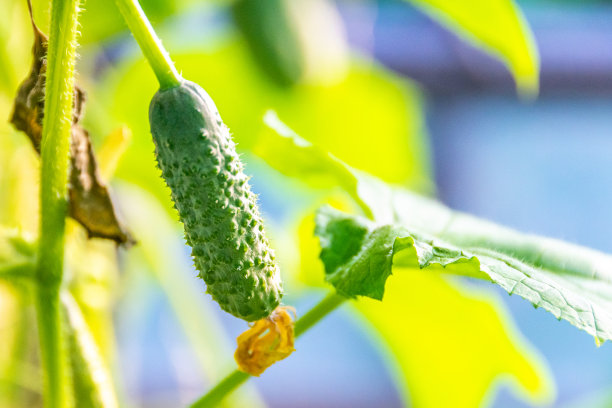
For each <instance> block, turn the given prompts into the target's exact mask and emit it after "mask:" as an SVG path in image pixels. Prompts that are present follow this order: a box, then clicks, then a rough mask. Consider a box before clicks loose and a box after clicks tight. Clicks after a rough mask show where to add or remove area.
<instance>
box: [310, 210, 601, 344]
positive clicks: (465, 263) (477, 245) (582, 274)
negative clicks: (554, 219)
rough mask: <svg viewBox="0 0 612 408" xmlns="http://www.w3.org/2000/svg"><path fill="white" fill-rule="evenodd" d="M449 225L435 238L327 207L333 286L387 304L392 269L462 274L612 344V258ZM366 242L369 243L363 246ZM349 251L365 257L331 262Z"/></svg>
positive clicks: (484, 227)
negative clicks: (333, 254)
mask: <svg viewBox="0 0 612 408" xmlns="http://www.w3.org/2000/svg"><path fill="white" fill-rule="evenodd" d="M426 205H427V204H426ZM412 208H413V210H415V211H414V212H412V217H415V218H420V215H421V213H422V212H419V211H418V208H416V207H412ZM448 221H449V222H448V224H447V225H448V227H447V228H448V231H449V232H448V233H447V232H446V231H440V233H439V234H438V235H437V236H433V235H430V234H427V233H423V232H421V230H418V229H416V228H414V227H410V226H408V225H406V227H404V226H403V224H402V222H401V221H399V222H396V223H395V224H394V225H382V226H381V225H377V224H375V223H372V222H370V221H368V220H366V219H364V218H359V217H355V216H351V215H348V214H345V213H342V212H339V211H336V210H333V209H332V208H331V207H327V208H323V209H322V210H321V212H320V213H319V218H318V225H317V234H318V235H319V236H320V237H321V244H322V247H323V252H322V253H321V259H322V260H323V262H324V263H325V265H326V273H327V280H328V281H329V282H330V283H332V284H333V285H334V286H335V287H336V289H337V290H338V291H339V292H340V293H342V294H345V295H346V296H352V297H354V296H358V295H362V296H368V297H371V298H374V299H382V297H383V293H384V288H385V282H386V279H387V277H388V276H389V275H390V274H391V272H392V269H391V266H392V265H397V266H410V267H415V266H416V267H419V268H427V267H430V266H433V267H434V268H435V269H439V268H440V267H442V268H444V270H445V271H446V272H451V273H454V274H460V275H466V276H472V277H480V278H485V279H486V278H488V279H490V280H491V281H493V282H494V283H496V284H498V285H500V286H501V287H502V288H504V289H505V290H506V291H508V293H509V294H517V295H519V296H521V297H523V298H525V299H527V300H529V301H530V302H531V303H533V305H534V306H536V307H543V308H544V309H546V310H548V311H549V312H551V313H552V314H553V315H554V316H555V317H557V318H558V319H565V320H567V321H568V322H570V323H571V324H573V325H574V326H576V327H578V328H579V329H582V330H585V331H586V332H588V333H589V334H591V335H593V336H594V337H595V339H596V340H597V341H598V342H603V341H605V340H610V339H612V313H611V312H610V311H611V310H612V276H611V274H610V271H611V270H612V257H610V256H608V255H604V254H601V253H598V252H595V251H590V250H588V249H585V248H581V247H577V246H572V245H569V244H565V243H562V242H559V241H553V240H550V239H545V238H535V237H530V236H523V240H522V241H521V239H520V236H519V235H517V234H518V233H515V232H511V231H508V230H506V229H502V228H499V227H497V226H494V225H493V224H489V223H485V222H484V221H480V220H477V219H475V218H472V217H469V218H468V217H466V216H463V215H461V214H457V215H456V216H455V217H454V218H452V219H449V220H448ZM420 222H423V219H421V220H420ZM474 230H477V231H478V230H479V233H477V234H474ZM358 237H362V238H361V239H360V241H359V243H357V242H356V241H357V239H358ZM487 237H490V240H487ZM504 237H506V239H507V241H504ZM472 238H473V240H472ZM455 243H460V244H455ZM461 243H463V245H461ZM496 243H499V244H500V245H496ZM513 243H516V244H519V245H515V246H514V247H513V246H512V244H513ZM349 244H350V246H351V248H355V247H357V248H358V250H357V251H354V252H348V251H347V252H346V253H344V255H345V256H344V257H342V259H331V260H330V259H329V258H328V257H327V256H326V254H327V253H328V252H332V251H334V249H335V247H337V246H338V245H342V246H343V247H345V246H347V245H349ZM470 244H473V246H472V245H470ZM529 244H532V245H533V247H531V246H529ZM512 248H513V249H512ZM509 252H514V253H513V254H512V255H510V254H509ZM538 254H539V255H538Z"/></svg>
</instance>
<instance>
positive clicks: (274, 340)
mask: <svg viewBox="0 0 612 408" xmlns="http://www.w3.org/2000/svg"><path fill="white" fill-rule="evenodd" d="M289 312H292V313H293V314H295V311H294V309H293V308H291V307H287V306H279V307H277V308H276V309H275V310H274V311H273V312H272V313H271V314H270V316H268V317H266V318H265V319H261V320H258V321H256V322H255V323H253V325H252V326H251V327H250V328H249V329H248V330H247V331H245V332H244V333H242V334H241V335H240V336H238V338H237V339H236V341H237V342H238V348H237V349H236V353H234V358H235V359H236V363H238V368H239V369H240V370H241V371H244V372H245V373H248V374H251V375H254V376H256V377H259V375H260V374H261V373H263V372H264V371H265V370H266V368H268V367H270V366H271V365H272V364H274V363H275V362H277V361H280V360H282V359H284V358H285V357H287V356H289V355H290V354H291V353H293V351H294V350H295V348H293V343H294V335H293V319H292V318H291V314H290V313H289Z"/></svg>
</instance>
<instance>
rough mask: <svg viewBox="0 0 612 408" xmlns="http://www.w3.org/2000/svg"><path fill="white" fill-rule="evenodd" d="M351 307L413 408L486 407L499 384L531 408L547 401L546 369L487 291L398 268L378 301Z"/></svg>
mask: <svg viewBox="0 0 612 408" xmlns="http://www.w3.org/2000/svg"><path fill="white" fill-rule="evenodd" d="M353 304H354V305H355V307H356V308H357V309H358V310H359V311H360V312H361V313H362V315H363V316H364V317H365V318H366V319H367V322H368V324H369V325H370V326H371V327H372V329H373V330H372V335H373V337H374V338H376V339H377V340H378V342H379V344H380V346H381V347H382V348H383V350H384V351H386V354H387V356H388V357H387V361H388V363H389V365H390V366H391V367H392V368H393V369H395V371H396V372H397V383H398V384H397V385H398V389H399V390H401V392H402V393H403V396H404V399H405V400H407V401H410V403H411V406H415V407H458V408H460V407H465V408H471V407H478V406H483V405H486V404H485V402H486V401H487V398H488V397H490V396H491V394H490V393H489V392H487V390H489V389H490V388H491V387H492V386H493V385H495V384H502V383H503V384H504V385H511V386H515V385H518V387H513V388H515V390H516V391H518V392H519V393H521V394H523V395H525V396H526V397H529V398H530V399H531V400H533V401H534V402H537V401H539V402H543V401H547V400H548V401H550V399H551V397H552V394H553V389H552V385H551V384H550V383H549V382H548V380H547V378H548V377H549V376H548V375H547V374H548V373H547V370H546V369H545V366H543V365H542V364H541V363H540V360H539V358H537V356H536V355H535V354H534V353H533V351H532V350H531V348H530V347H529V346H528V345H527V344H525V341H524V340H523V339H522V338H521V336H520V334H519V333H517V331H516V329H515V328H514V327H513V325H512V324H511V320H510V319H509V317H508V316H506V315H505V313H504V309H503V306H502V305H501V304H500V302H499V301H498V300H497V299H496V298H494V297H492V296H490V295H486V294H485V293H484V291H481V290H474V289H468V288H467V287H462V286H461V285H453V284H450V283H448V282H447V281H445V280H444V279H442V278H441V276H440V275H436V274H431V273H428V272H427V271H419V270H403V269H399V268H396V273H395V274H394V275H393V276H392V277H391V278H389V284H388V285H387V290H386V293H385V299H384V301H383V302H378V301H375V300H371V299H367V298H363V299H360V300H359V301H358V302H353ZM498 382H499V383H498Z"/></svg>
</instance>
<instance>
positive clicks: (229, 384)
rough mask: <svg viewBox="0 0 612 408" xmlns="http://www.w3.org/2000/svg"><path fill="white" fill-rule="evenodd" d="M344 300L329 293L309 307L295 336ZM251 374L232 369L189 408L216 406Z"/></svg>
mask: <svg viewBox="0 0 612 408" xmlns="http://www.w3.org/2000/svg"><path fill="white" fill-rule="evenodd" d="M345 300H346V298H345V297H343V296H340V295H338V294H336V293H330V294H329V295H327V297H325V298H324V299H323V300H321V301H320V302H319V303H318V304H317V305H316V306H315V307H313V308H312V309H310V310H309V311H308V312H307V313H306V314H305V315H304V316H302V317H301V318H300V319H298V320H297V321H296V322H295V330H294V334H295V337H296V338H297V337H299V336H300V335H302V334H304V333H305V332H306V331H307V330H308V329H310V328H311V327H312V326H314V325H315V324H316V323H317V322H319V321H320V320H321V319H322V318H323V317H325V316H326V315H328V314H329V313H330V312H332V311H334V310H336V308H337V307H338V306H340V305H341V304H342V303H343V302H344V301H345ZM250 377H251V376H250V375H249V374H247V373H245V372H242V371H240V370H234V371H233V372H232V373H231V374H230V375H228V376H227V377H225V378H224V379H223V380H221V382H219V383H218V384H217V385H216V386H214V387H213V388H212V389H211V390H210V391H208V392H207V393H206V394H205V395H204V396H203V397H202V398H200V399H199V400H197V401H196V402H195V403H193V405H191V408H209V407H216V406H217V405H218V404H219V402H221V401H222V400H223V398H225V397H226V396H227V395H228V394H229V393H230V392H232V391H234V390H235V389H236V388H238V387H239V386H240V385H242V384H243V383H244V382H246V380H248V379H249V378H250Z"/></svg>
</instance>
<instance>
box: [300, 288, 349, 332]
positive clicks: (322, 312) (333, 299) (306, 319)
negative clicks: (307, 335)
mask: <svg viewBox="0 0 612 408" xmlns="http://www.w3.org/2000/svg"><path fill="white" fill-rule="evenodd" d="M345 300H346V298H345V297H344V296H340V295H338V294H336V293H330V294H328V295H327V296H326V297H325V298H323V300H321V301H320V302H319V303H317V304H316V305H315V307H313V308H312V309H310V310H309V311H308V312H307V313H306V314H305V315H304V316H302V317H301V318H299V319H298V320H297V321H296V322H295V329H294V334H295V337H296V338H298V337H300V336H301V335H302V334H304V332H306V331H307V330H308V329H310V328H311V327H312V326H314V325H315V324H316V323H318V322H319V320H321V319H322V318H324V317H325V316H327V315H328V314H329V313H330V312H332V311H334V310H336V308H337V307H338V306H340V305H341V304H342V303H344V301H345Z"/></svg>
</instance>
